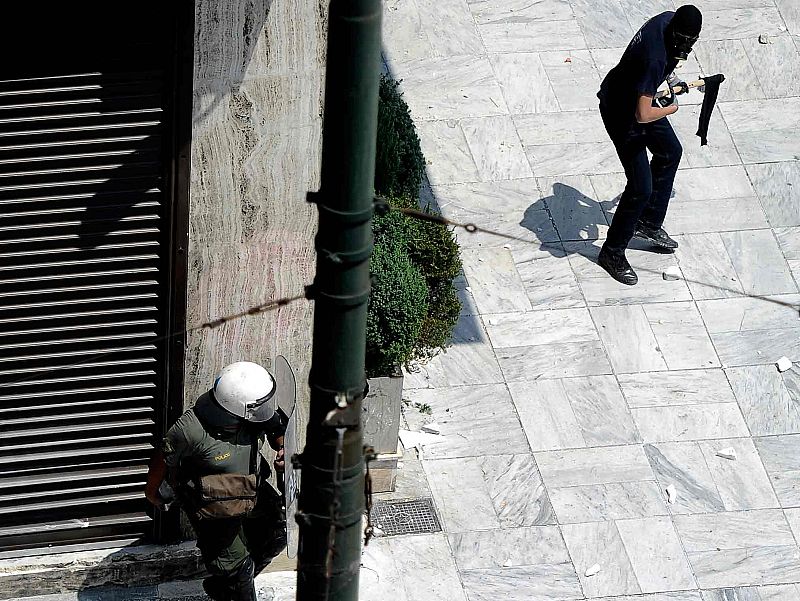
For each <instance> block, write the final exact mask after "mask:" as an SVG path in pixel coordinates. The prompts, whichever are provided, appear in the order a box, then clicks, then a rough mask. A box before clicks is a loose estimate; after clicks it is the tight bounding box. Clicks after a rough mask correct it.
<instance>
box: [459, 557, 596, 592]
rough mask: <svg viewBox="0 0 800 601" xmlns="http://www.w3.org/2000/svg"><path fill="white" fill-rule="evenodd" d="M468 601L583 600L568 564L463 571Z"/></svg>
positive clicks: (575, 578)
mask: <svg viewBox="0 0 800 601" xmlns="http://www.w3.org/2000/svg"><path fill="white" fill-rule="evenodd" d="M461 579H462V581H463V583H464V588H465V589H466V591H467V594H468V595H469V599H470V601H495V600H496V599H504V600H507V601H549V600H550V599H559V600H561V599H563V600H565V601H569V600H571V599H582V598H583V595H582V593H581V586H580V583H579V582H578V579H577V577H576V576H575V568H573V567H572V565H571V564H569V563H562V564H555V565H537V566H522V567H515V568H488V569H480V570H463V571H462V572H461Z"/></svg>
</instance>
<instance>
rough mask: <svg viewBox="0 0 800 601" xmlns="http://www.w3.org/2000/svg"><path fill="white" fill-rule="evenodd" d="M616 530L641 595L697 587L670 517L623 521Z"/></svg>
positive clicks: (619, 522)
mask: <svg viewBox="0 0 800 601" xmlns="http://www.w3.org/2000/svg"><path fill="white" fill-rule="evenodd" d="M617 529H618V530H619V534H620V537H621V538H622V542H623V543H624V545H625V549H626V551H627V552H628V558H629V559H630V562H631V565H632V566H633V572H634V574H636V580H637V581H638V582H639V587H640V588H641V589H642V592H646V593H654V592H664V591H680V590H685V589H692V588H695V587H696V584H695V581H694V576H692V571H691V569H690V568H689V564H688V562H687V561H686V556H685V555H684V552H683V549H682V548H681V543H680V541H679V540H678V535H677V534H676V533H675V528H674V526H673V525H672V521H671V520H670V518H669V517H666V516H662V517H649V518H642V519H634V520H620V521H618V522H617Z"/></svg>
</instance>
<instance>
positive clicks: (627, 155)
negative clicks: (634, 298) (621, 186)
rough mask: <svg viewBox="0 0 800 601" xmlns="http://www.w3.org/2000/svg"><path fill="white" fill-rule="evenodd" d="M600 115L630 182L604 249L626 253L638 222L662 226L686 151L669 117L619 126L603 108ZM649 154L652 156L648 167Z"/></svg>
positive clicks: (621, 197)
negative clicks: (679, 166)
mask: <svg viewBox="0 0 800 601" xmlns="http://www.w3.org/2000/svg"><path fill="white" fill-rule="evenodd" d="M600 114H601V116H602V117H603V123H604V124H605V126H606V131H607V132H608V135H609V136H610V137H611V141H612V142H613V143H614V146H615V148H616V149H617V155H619V160H620V161H621V162H622V168H623V169H624V170H625V176H626V177H627V178H628V183H627V184H626V185H625V190H624V191H623V192H622V196H620V199H619V204H618V205H617V210H616V212H615V213H614V218H613V220H612V221H611V227H610V228H609V229H608V237H607V239H606V242H605V244H604V247H605V248H606V249H607V250H610V251H617V252H624V251H625V249H626V248H627V247H628V243H629V242H630V241H631V238H633V232H634V229H635V227H636V223H637V222H639V221H641V222H642V223H644V224H646V225H649V226H651V227H654V228H659V227H661V226H662V225H663V223H664V217H665V216H666V214H667V207H668V206H669V198H670V196H671V195H672V184H673V183H674V181H675V173H676V172H677V171H678V165H679V164H680V162H681V155H682V154H683V148H682V147H681V143H680V142H679V141H678V137H677V136H676V135H675V132H674V131H673V129H672V126H671V125H670V124H669V121H667V119H666V117H665V118H663V119H659V120H658V121H653V122H652V123H636V122H635V121H634V122H633V123H632V124H629V125H622V126H620V125H619V123H618V122H617V121H615V120H614V117H613V115H612V114H610V111H608V110H607V108H606V107H604V106H603V105H602V104H601V105H600ZM647 150H649V151H650V152H651V153H652V154H653V159H652V160H651V161H650V162H649V163H648V162H647Z"/></svg>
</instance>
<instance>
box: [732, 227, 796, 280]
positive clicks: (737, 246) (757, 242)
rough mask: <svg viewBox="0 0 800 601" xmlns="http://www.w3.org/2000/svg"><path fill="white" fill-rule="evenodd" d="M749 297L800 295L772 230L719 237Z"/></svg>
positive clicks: (733, 233)
mask: <svg viewBox="0 0 800 601" xmlns="http://www.w3.org/2000/svg"><path fill="white" fill-rule="evenodd" d="M720 237H721V238H722V241H723V243H724V244H725V248H726V250H727V251H728V256H729V257H730V258H731V262H732V263H733V267H734V269H735V270H736V274H737V276H738V278H739V281H740V282H741V284H742V287H743V289H744V292H745V293H746V294H789V293H795V292H797V286H795V283H794V280H793V279H792V275H791V273H790V271H789V268H788V266H787V264H786V260H785V258H784V257H783V254H782V253H781V251H780V249H779V248H778V243H777V242H776V240H775V236H774V235H773V234H772V232H771V231H770V230H754V231H746V232H745V231H741V232H726V233H723V234H720Z"/></svg>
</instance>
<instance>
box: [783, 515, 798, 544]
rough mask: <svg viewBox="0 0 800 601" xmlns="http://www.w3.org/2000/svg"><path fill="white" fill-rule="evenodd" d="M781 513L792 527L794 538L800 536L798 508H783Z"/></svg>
mask: <svg viewBox="0 0 800 601" xmlns="http://www.w3.org/2000/svg"><path fill="white" fill-rule="evenodd" d="M783 515H784V516H786V521H787V522H788V523H789V527H790V528H791V529H792V533H793V534H794V539H795V540H797V539H798V536H800V508H794V509H784V510H783Z"/></svg>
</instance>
